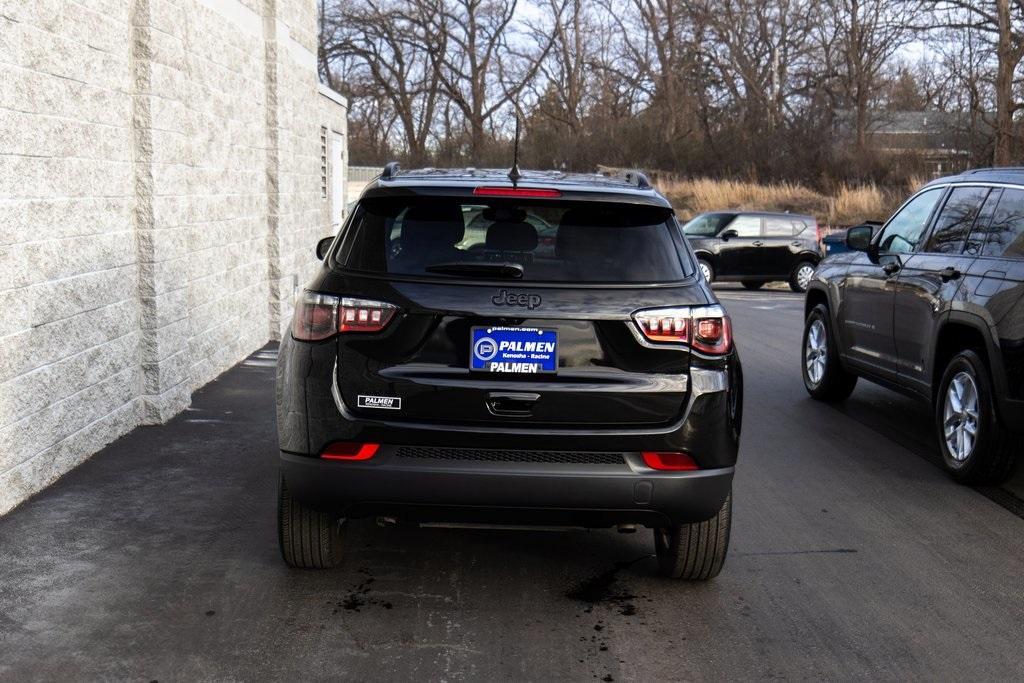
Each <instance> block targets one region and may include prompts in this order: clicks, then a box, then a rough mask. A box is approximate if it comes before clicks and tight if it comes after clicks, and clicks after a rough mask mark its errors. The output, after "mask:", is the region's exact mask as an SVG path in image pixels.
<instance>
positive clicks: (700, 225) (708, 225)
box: [683, 213, 736, 237]
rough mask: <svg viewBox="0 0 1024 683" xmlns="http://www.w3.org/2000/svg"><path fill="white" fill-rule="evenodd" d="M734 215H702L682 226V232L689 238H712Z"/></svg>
mask: <svg viewBox="0 0 1024 683" xmlns="http://www.w3.org/2000/svg"><path fill="white" fill-rule="evenodd" d="M735 215H736V214H732V213H704V214H701V215H699V216H697V217H696V218H694V219H693V220H691V221H690V222H689V223H687V224H686V225H684V226H683V232H684V233H686V235H687V236H689V237H714V236H715V235H717V234H718V231H719V230H721V229H722V228H724V227H725V226H726V225H727V224H728V223H729V221H731V220H732V219H733V218H734V217H735Z"/></svg>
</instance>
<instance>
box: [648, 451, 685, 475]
mask: <svg viewBox="0 0 1024 683" xmlns="http://www.w3.org/2000/svg"><path fill="white" fill-rule="evenodd" d="M640 456H641V457H642V458H643V460H644V464H645V465H647V466H648V467H650V468H651V469H654V470H665V471H670V472H691V471H693V470H699V469H700V467H698V466H697V463H696V461H695V460H694V459H693V458H692V457H690V455H689V454H687V453H677V452H666V451H643V452H642V453H640Z"/></svg>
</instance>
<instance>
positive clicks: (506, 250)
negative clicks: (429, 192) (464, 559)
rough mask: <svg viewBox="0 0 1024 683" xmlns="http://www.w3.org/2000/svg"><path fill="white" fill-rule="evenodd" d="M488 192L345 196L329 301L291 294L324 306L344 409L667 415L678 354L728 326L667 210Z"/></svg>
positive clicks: (676, 386)
mask: <svg viewBox="0 0 1024 683" xmlns="http://www.w3.org/2000/svg"><path fill="white" fill-rule="evenodd" d="M498 190H501V192H500V193H499V192H497V191H495V194H490V193H488V192H486V191H485V192H477V193H476V194H469V195H464V196H458V195H455V196H443V197H437V196H430V197H425V196H420V195H415V194H410V195H407V196H406V195H398V196H395V195H389V196H383V197H376V198H364V199H363V200H361V202H360V204H359V205H358V207H357V208H356V211H355V214H354V215H353V217H352V219H351V220H350V222H349V223H348V225H347V226H346V228H345V230H344V231H343V233H342V235H341V237H340V238H339V239H338V240H337V242H336V244H335V245H334V248H333V250H332V253H331V254H330V256H329V259H331V260H330V263H331V265H332V269H331V271H330V273H329V275H327V276H326V277H325V278H324V279H323V280H322V282H321V283H320V284H319V286H318V290H319V292H320V293H327V294H329V296H328V297H326V298H325V297H323V296H321V294H307V302H306V306H307V308H308V309H309V310H314V309H315V308H316V307H317V306H321V307H323V306H324V305H326V306H328V307H330V306H333V308H334V313H333V318H331V320H329V321H327V322H326V324H327V325H328V326H333V327H334V329H337V330H340V331H341V332H342V333H341V334H339V335H338V336H337V337H334V338H333V339H332V342H331V343H336V344H337V368H336V377H335V379H336V384H337V391H336V399H338V400H339V401H340V402H341V403H342V404H343V409H344V410H345V411H346V412H348V413H349V414H350V415H353V416H356V417H361V418H367V419H374V420H388V421H391V422H394V423H408V424H409V425H410V426H413V425H414V424H415V423H430V424H434V425H439V424H453V425H515V426H516V427H517V428H520V427H526V428H537V429H543V428H545V427H552V428H553V427H557V428H571V427H577V426H578V427H581V428H594V427H595V426H602V427H607V428H611V427H643V426H652V427H653V426H661V425H668V424H671V423H673V422H676V421H677V420H678V419H680V418H681V417H682V413H683V410H684V406H685V404H686V399H687V394H688V389H689V387H688V371H689V366H690V361H691V356H692V354H693V353H694V348H695V347H696V349H700V351H699V353H702V354H703V353H709V354H715V353H718V352H722V351H724V350H727V348H728V345H729V339H728V335H729V329H728V320H727V319H725V318H724V316H723V315H722V314H721V310H720V309H718V308H717V307H716V306H714V305H713V302H711V301H709V299H708V296H707V294H706V293H705V291H704V289H703V287H702V286H701V285H700V284H699V282H698V281H697V280H696V278H695V276H694V273H695V268H694V264H693V258H692V256H691V254H690V252H689V250H688V248H687V246H686V244H685V240H684V238H683V237H682V234H681V232H680V230H679V227H678V224H677V223H676V221H675V218H674V217H673V215H672V213H671V210H670V209H668V208H667V207H664V206H653V205H643V204H635V203H625V202H614V201H594V200H587V201H579V200H574V199H567V198H565V197H562V196H561V195H560V193H557V191H550V192H549V193H548V194H547V195H545V193H544V192H543V191H526V190H523V191H518V192H516V193H512V192H509V191H508V190H507V189H505V188H498ZM534 195H541V196H534ZM325 310H326V309H325ZM310 315H311V314H303V315H297V316H296V321H297V323H296V324H297V325H300V326H301V325H302V324H304V323H303V321H304V320H305V321H311V320H313V318H312V317H310ZM325 315H330V314H326V313H325ZM321 318H322V317H321ZM321 322H322V319H321ZM716 325H717V326H716ZM299 333H300V334H301V333H302V332H301V330H300V331H299ZM723 337H724V339H723Z"/></svg>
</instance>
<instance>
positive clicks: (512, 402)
mask: <svg viewBox="0 0 1024 683" xmlns="http://www.w3.org/2000/svg"><path fill="white" fill-rule="evenodd" d="M538 399H540V394H532V393H527V392H517V391H515V392H514V391H492V392H490V393H489V394H487V410H489V411H491V414H492V415H498V416H502V417H528V416H529V415H530V413H532V412H533V405H534V404H535V403H536V402H537V401H538Z"/></svg>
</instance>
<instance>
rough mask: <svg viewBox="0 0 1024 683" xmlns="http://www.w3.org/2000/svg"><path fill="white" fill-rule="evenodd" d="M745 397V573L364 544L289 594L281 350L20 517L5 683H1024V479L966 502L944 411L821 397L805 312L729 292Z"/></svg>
mask: <svg viewBox="0 0 1024 683" xmlns="http://www.w3.org/2000/svg"><path fill="white" fill-rule="evenodd" d="M720 295H721V297H722V300H723V303H724V304H725V305H726V307H727V308H728V310H729V311H730V313H731V314H732V316H733V320H734V323H735V327H736V333H737V339H738V344H739V347H740V352H741V355H742V358H743V361H744V369H745V376H746V387H747V394H746V404H745V413H744V433H743V444H742V449H741V455H740V464H739V469H738V474H737V478H736V482H735V508H734V514H735V523H734V529H733V534H734V535H733V542H732V548H731V551H730V555H729V558H728V560H727V562H726V565H725V569H724V571H723V572H722V574H721V576H720V577H719V578H718V579H716V580H714V581H712V582H709V583H706V584H685V583H679V582H672V581H668V580H665V579H662V578H659V577H658V576H657V574H656V566H655V561H654V559H653V557H652V554H653V551H654V549H653V541H652V539H651V535H650V532H649V531H646V530H641V531H640V532H639V533H637V534H635V535H621V534H618V533H616V532H614V531H603V530H602V531H591V532H583V531H580V532H554V531H520V530H477V529H452V528H404V527H398V528H379V527H377V526H376V525H375V524H374V522H373V521H372V520H364V521H357V522H354V523H352V524H350V525H349V531H348V541H349V551H348V553H349V554H348V557H347V558H346V561H345V563H344V564H343V566H341V567H340V568H338V569H336V570H331V571H326V572H303V571H294V570H289V569H287V568H286V567H285V566H284V564H283V563H282V562H281V560H280V557H279V556H278V551H277V539H276V530H275V489H276V486H277V481H276V437H275V430H274V406H273V401H274V393H273V379H274V369H273V358H274V353H273V349H272V348H268V349H265V350H264V351H262V352H260V353H257V354H255V355H254V356H252V357H251V358H250V359H249V360H247V361H246V362H244V363H242V364H241V365H239V366H238V367H236V368H235V369H233V370H231V371H230V372H228V373H227V374H225V375H224V376H222V377H221V378H220V379H218V380H217V381H216V382H214V383H213V384H211V385H209V386H208V387H206V388H205V389H203V390H202V391H200V392H199V393H198V394H197V395H196V396H195V399H194V404H193V407H192V408H191V409H190V410H189V411H187V412H186V413H184V414H182V415H180V416H178V417H177V418H175V419H174V420H173V421H172V422H171V423H169V424H167V425H163V426H155V427H145V428H141V429H138V430H136V431H135V432H133V433H132V434H130V435H128V436H126V437H124V438H123V439H121V440H119V441H117V442H116V443H114V444H112V445H111V446H110V447H109V448H107V449H105V450H104V451H103V452H101V453H99V454H98V455H96V456H95V457H94V458H93V459H92V460H90V461H89V462H87V463H86V464H84V465H83V466H81V467H80V468H79V469H77V470H76V471H74V472H72V473H71V474H70V475H68V476H67V477H65V478H64V479H62V480H61V481H60V482H58V483H57V484H56V485H55V486H53V487H51V488H50V489H49V490H47V491H46V492H44V493H42V494H40V495H39V496H37V497H35V498H34V499H32V500H31V501H29V502H28V503H26V504H25V505H22V506H21V507H20V508H18V509H17V510H15V511H14V512H12V513H11V514H9V515H8V516H7V517H5V518H2V519H0V679H3V680H31V679H59V678H70V679H75V680H78V679H83V678H84V679H93V678H101V677H103V678H117V679H137V680H147V681H151V680H161V681H162V680H181V679H212V678H216V679H231V678H239V679H252V678H256V677H261V678H266V677H272V678H285V677H293V676H295V677H297V676H302V677H304V678H312V679H328V678H330V679H336V678H345V679H357V680H387V679H412V678H416V679H444V680H462V679H491V680H494V679H517V680H552V679H555V678H560V679H563V678H569V679H576V680H603V681H612V680H616V681H620V680H653V679H695V678H724V677H729V678H744V679H747V678H798V679H806V678H811V679H821V678H832V679H834V678H851V677H868V678H886V679H895V678H908V677H918V678H929V679H965V678H972V679H992V678H999V679H1010V678H1018V679H1019V678H1021V677H1022V676H1024V651H1022V647H1021V643H1022V636H1024V580H1022V577H1024V519H1022V518H1021V517H1020V516H1019V515H1020V514H1021V512H1022V510H1021V501H1020V497H1019V496H1020V495H1021V494H1022V490H1021V486H1020V475H1018V478H1017V480H1016V481H1015V482H1012V483H1011V484H1010V485H1008V486H1007V487H1002V488H998V489H981V490H976V489H971V488H965V487H961V486H958V485H956V484H954V483H953V482H951V481H950V480H949V479H948V478H947V477H946V476H945V475H944V474H943V473H942V472H941V471H940V470H939V469H938V468H937V467H936V466H935V465H934V464H933V462H931V461H930V458H931V457H932V456H931V453H932V443H931V440H932V437H931V433H930V428H929V421H928V409H927V408H926V407H924V406H921V405H918V404H916V403H914V402H913V401H911V400H908V399H904V398H902V397H900V396H897V395H895V394H892V393H890V392H887V391H885V390H883V389H880V388H876V387H873V386H870V385H867V384H866V383H861V385H860V386H858V388H857V390H856V391H855V392H854V394H853V397H852V398H851V399H850V400H849V401H848V402H847V403H846V404H845V405H843V406H841V407H831V406H827V405H823V404H819V403H815V402H813V401H811V400H810V399H809V398H808V397H807V396H806V394H805V392H804V390H803V387H802V384H801V380H800V373H799V340H800V334H801V325H802V303H803V299H802V297H799V296H797V295H792V294H789V293H788V292H777V291H771V290H767V291H761V292H746V291H743V290H739V289H732V288H729V289H725V288H723V289H722V290H720Z"/></svg>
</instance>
